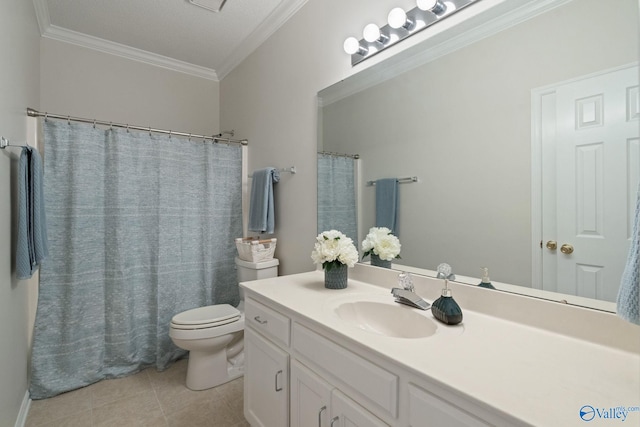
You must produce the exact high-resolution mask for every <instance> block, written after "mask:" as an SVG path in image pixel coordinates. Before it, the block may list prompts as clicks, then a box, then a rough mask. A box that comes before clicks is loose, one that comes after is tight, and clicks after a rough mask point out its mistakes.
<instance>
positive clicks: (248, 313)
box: [244, 298, 290, 347]
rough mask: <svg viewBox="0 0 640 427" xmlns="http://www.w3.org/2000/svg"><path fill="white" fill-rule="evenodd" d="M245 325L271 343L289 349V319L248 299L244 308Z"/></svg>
mask: <svg viewBox="0 0 640 427" xmlns="http://www.w3.org/2000/svg"><path fill="white" fill-rule="evenodd" d="M244 318H245V324H248V325H251V327H252V328H254V329H255V330H256V331H259V332H261V333H262V334H264V335H265V336H266V337H268V338H270V339H272V340H273V341H275V342H277V343H279V344H281V345H283V346H285V347H289V342H290V340H289V336H290V334H289V331H290V326H289V318H288V317H287V316H285V315H283V314H280V313H278V312H277V311H275V310H274V309H272V308H269V307H267V306H266V305H264V304H261V303H259V302H258V301H256V300H253V299H251V298H248V299H247V300H246V301H245V307H244Z"/></svg>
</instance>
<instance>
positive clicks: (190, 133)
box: [189, 133, 191, 142]
mask: <svg viewBox="0 0 640 427" xmlns="http://www.w3.org/2000/svg"><path fill="white" fill-rule="evenodd" d="M189 142H191V133H189Z"/></svg>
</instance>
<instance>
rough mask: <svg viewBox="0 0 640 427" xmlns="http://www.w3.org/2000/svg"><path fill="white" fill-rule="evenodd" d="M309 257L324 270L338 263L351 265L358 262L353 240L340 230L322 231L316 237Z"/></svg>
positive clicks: (336, 265)
mask: <svg viewBox="0 0 640 427" xmlns="http://www.w3.org/2000/svg"><path fill="white" fill-rule="evenodd" d="M311 259H313V262H314V263H316V264H322V268H324V269H326V270H331V269H332V268H333V267H338V266H339V264H346V265H347V266H348V267H353V266H354V265H355V264H356V262H358V250H357V249H356V247H355V245H354V244H353V240H351V239H350V238H349V237H347V236H346V235H344V234H343V233H341V232H340V231H338V230H329V231H323V232H322V233H320V234H318V236H317V237H316V243H315V245H314V248H313V251H312V252H311Z"/></svg>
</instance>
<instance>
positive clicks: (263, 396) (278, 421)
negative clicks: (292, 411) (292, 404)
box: [244, 328, 289, 427]
mask: <svg viewBox="0 0 640 427" xmlns="http://www.w3.org/2000/svg"><path fill="white" fill-rule="evenodd" d="M244 334H245V335H244V337H245V338H244V339H245V376H244V400H245V402H244V416H245V418H246V419H247V421H248V422H249V423H250V424H251V425H252V426H253V427H282V426H286V425H288V424H289V395H288V390H289V387H288V384H289V378H288V371H289V369H288V368H289V355H288V354H287V353H286V352H284V351H283V350H281V349H280V348H278V347H277V346H275V345H273V344H271V343H270V342H268V341H267V340H265V339H264V338H262V337H261V336H259V335H258V334H257V333H255V332H254V331H253V330H252V329H250V328H246V329H245V332H244Z"/></svg>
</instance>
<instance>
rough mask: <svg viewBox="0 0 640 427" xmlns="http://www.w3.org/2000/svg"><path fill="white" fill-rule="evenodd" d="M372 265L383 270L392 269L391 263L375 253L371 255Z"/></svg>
mask: <svg viewBox="0 0 640 427" xmlns="http://www.w3.org/2000/svg"><path fill="white" fill-rule="evenodd" d="M371 265H375V266H376V267H382V268H391V261H385V260H383V259H380V257H379V256H378V255H376V254H374V253H372V254H371Z"/></svg>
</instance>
